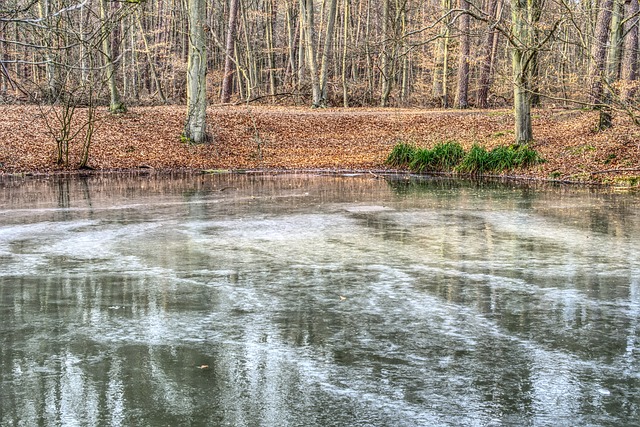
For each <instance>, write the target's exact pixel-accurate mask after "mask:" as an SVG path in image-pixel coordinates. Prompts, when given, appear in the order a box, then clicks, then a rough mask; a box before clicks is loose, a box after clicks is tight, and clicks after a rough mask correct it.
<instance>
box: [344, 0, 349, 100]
mask: <svg viewBox="0 0 640 427" xmlns="http://www.w3.org/2000/svg"><path fill="white" fill-rule="evenodd" d="M349 3H350V0H344V3H343V11H344V22H343V28H342V37H343V40H342V104H343V106H344V107H345V108H348V107H349V89H348V87H347V51H348V50H347V45H348V40H349V17H350V16H351V10H350V4H349Z"/></svg>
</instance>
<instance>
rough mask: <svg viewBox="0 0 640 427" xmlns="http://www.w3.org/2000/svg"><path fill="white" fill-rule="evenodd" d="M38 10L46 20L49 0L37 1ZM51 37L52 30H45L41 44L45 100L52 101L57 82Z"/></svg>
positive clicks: (56, 95) (55, 96)
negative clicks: (43, 58)
mask: <svg viewBox="0 0 640 427" xmlns="http://www.w3.org/2000/svg"><path fill="white" fill-rule="evenodd" d="M38 12H39V15H40V18H41V19H43V20H45V22H46V20H47V19H48V18H49V0H40V1H39V2H38ZM51 38H52V32H51V31H49V30H48V31H47V32H46V34H45V38H44V40H43V41H42V44H43V46H44V47H45V61H46V65H45V74H46V89H45V91H44V92H45V99H46V100H47V102H50V103H51V102H54V101H55V100H56V98H57V97H58V82H57V80H56V67H55V64H54V62H53V58H52V56H51V52H50V46H49V44H50V40H51Z"/></svg>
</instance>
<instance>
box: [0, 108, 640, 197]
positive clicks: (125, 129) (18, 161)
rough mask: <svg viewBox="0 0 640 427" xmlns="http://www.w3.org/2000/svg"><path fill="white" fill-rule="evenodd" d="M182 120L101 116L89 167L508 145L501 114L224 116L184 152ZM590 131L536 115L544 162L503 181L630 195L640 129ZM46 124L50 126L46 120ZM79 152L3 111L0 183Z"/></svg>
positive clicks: (291, 163)
mask: <svg viewBox="0 0 640 427" xmlns="http://www.w3.org/2000/svg"><path fill="white" fill-rule="evenodd" d="M83 113H84V112H83V111H80V112H78V114H79V115H82V114H83ZM185 113H186V111H185V108H184V107H182V106H163V107H134V108H131V109H130V111H129V112H128V113H126V114H124V115H119V116H113V115H109V114H107V113H106V112H105V111H104V109H101V110H100V112H99V120H98V123H97V128H96V131H95V135H94V138H93V144H92V147H91V152H90V159H89V166H90V167H91V168H93V169H96V170H114V169H135V168H154V169H177V168H180V169H182V168H190V169H205V170H209V169H216V170H217V169H267V170H301V169H305V170H307V169H327V170H384V169H387V167H386V166H385V164H384V161H385V159H386V157H387V155H388V154H389V152H390V151H391V149H392V148H393V146H394V145H395V144H396V143H397V142H400V141H403V142H412V143H414V144H416V145H418V146H424V147H429V146H432V145H434V144H436V143H438V142H444V141H457V142H459V143H460V144H462V146H463V147H464V148H465V149H468V148H470V147H471V146H472V145H473V144H474V143H479V144H481V145H484V146H485V147H487V148H493V147H495V146H497V145H509V144H510V143H511V142H512V140H513V118H512V115H511V113H510V112H509V111H506V110H505V111H502V110H491V111H480V110H469V111H433V110H415V109H411V110H400V109H384V110H381V109H323V110H310V109H306V108H292V107H265V106H250V107H247V106H242V107H227V106H225V107H212V108H210V109H209V111H208V123H209V130H210V133H211V134H212V135H213V142H212V143H210V144H206V145H200V146H191V145H189V144H185V143H183V142H181V140H180V133H181V132H182V125H183V122H184V118H185ZM50 117H51V116H50ZM596 122H597V114H596V113H593V112H584V111H576V110H548V109H547V110H536V111H535V115H534V120H533V124H534V134H535V137H536V142H535V144H533V148H535V149H536V150H537V151H538V152H539V153H540V154H541V155H542V157H543V158H544V159H546V162H545V163H544V164H541V165H538V166H534V167H531V168H529V169H526V170H517V171H509V172H506V173H505V175H509V176H520V177H531V178H541V179H558V180H570V181H595V182H607V183H613V184H616V185H629V184H630V185H636V184H637V178H636V177H640V128H639V127H637V126H634V125H633V124H631V123H630V121H629V120H628V119H626V118H624V117H619V118H617V119H616V120H615V123H614V127H613V128H612V129H609V130H607V131H605V132H600V133H598V132H595V131H594V130H593V129H594V126H595V123H596ZM49 123H50V124H54V123H53V120H52V119H51V118H50V119H49ZM80 146H81V142H74V143H72V147H71V157H70V165H69V167H67V168H64V167H60V166H58V165H56V163H55V159H56V144H55V139H54V137H53V136H52V135H51V134H50V131H49V130H48V128H47V125H46V121H45V119H44V118H43V111H42V110H40V109H39V108H38V107H35V106H0V173H23V172H29V173H52V172H56V171H65V170H74V169H75V168H76V166H77V164H78V162H79V160H78V156H79V151H80ZM634 169H637V170H634ZM609 170H611V171H612V172H606V173H605V172H603V171H609Z"/></svg>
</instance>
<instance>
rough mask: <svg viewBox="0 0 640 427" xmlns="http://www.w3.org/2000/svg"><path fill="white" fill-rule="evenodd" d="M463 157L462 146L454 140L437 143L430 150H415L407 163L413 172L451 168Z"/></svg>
mask: <svg viewBox="0 0 640 427" xmlns="http://www.w3.org/2000/svg"><path fill="white" fill-rule="evenodd" d="M463 157H464V150H463V149H462V146H461V145H460V144H458V143H457V142H454V141H449V142H444V143H441V144H437V145H436V146H435V147H433V148H432V149H431V150H429V149H421V150H417V151H416V152H415V154H414V156H413V159H412V160H411V162H410V163H409V168H410V169H411V170H412V171H415V172H424V171H448V170H452V169H453V168H454V167H455V166H456V165H457V164H458V163H460V160H461V159H462V158H463Z"/></svg>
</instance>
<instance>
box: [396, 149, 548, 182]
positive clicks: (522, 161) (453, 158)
mask: <svg viewBox="0 0 640 427" xmlns="http://www.w3.org/2000/svg"><path fill="white" fill-rule="evenodd" d="M542 162H543V160H542V158H541V157H540V155H539V154H538V153H537V152H536V151H535V150H532V149H531V148H529V147H528V146H526V145H511V146H509V147H496V148H494V149H493V150H491V151H487V150H486V149H485V148H484V147H482V146H480V145H478V144H474V145H473V146H472V147H471V149H470V150H469V151H468V152H465V151H464V149H463V148H462V146H461V145H460V144H458V143H457V142H454V141H448V142H445V143H441V144H437V145H436V146H434V147H433V148H432V149H426V148H425V149H418V148H416V147H415V146H413V145H408V144H398V145H396V146H395V147H394V149H393V151H392V152H391V154H389V157H388V158H387V164H390V165H392V166H408V167H409V169H410V170H412V171H414V172H418V173H422V172H425V171H451V172H454V171H456V172H462V173H469V174H482V173H485V172H492V171H493V172H499V171H506V170H512V169H516V168H522V167H527V166H531V165H535V164H538V163H542Z"/></svg>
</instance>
